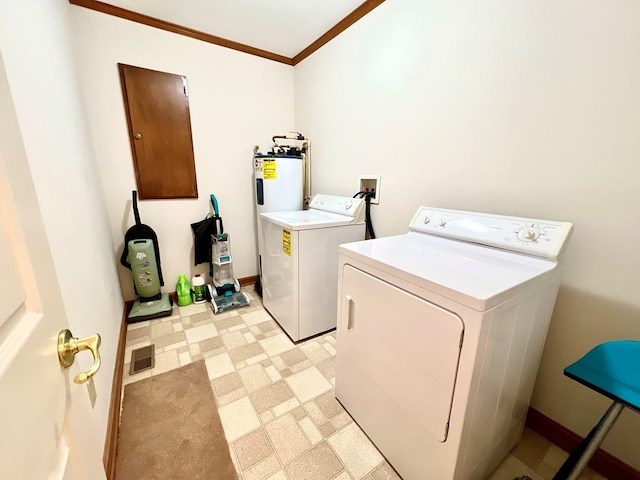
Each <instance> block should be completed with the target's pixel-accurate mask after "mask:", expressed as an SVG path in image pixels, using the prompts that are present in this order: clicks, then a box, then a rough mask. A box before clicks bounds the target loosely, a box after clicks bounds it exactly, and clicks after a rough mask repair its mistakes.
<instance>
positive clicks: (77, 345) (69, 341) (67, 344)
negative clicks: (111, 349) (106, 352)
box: [58, 329, 102, 384]
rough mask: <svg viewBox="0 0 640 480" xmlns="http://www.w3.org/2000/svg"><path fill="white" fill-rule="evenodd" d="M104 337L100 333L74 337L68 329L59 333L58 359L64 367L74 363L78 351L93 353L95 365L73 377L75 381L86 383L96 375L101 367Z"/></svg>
mask: <svg viewBox="0 0 640 480" xmlns="http://www.w3.org/2000/svg"><path fill="white" fill-rule="evenodd" d="M101 341H102V339H101V338H100V335H99V334H97V333H96V334H95V335H91V336H89V337H85V338H74V336H73V335H72V334H71V331H70V330H68V329H65V330H60V333H59V334H58V360H60V365H62V366H63V367H64V368H69V367H70V366H71V365H73V361H74V360H75V358H76V353H78V352H80V351H82V350H89V351H91V354H92V355H93V365H91V368H89V370H87V371H86V372H82V373H80V374H78V375H76V376H75V377H74V378H73V381H74V382H75V383H78V384H80V383H84V382H86V381H87V380H89V379H90V378H91V377H93V376H94V375H95V373H96V372H97V371H98V369H99V368H100V352H99V351H98V348H99V347H100V342H101Z"/></svg>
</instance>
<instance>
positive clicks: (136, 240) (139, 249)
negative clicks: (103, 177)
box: [120, 190, 172, 323]
mask: <svg viewBox="0 0 640 480" xmlns="http://www.w3.org/2000/svg"><path fill="white" fill-rule="evenodd" d="M137 196H138V195H137V192H136V191H135V190H134V191H133V192H132V204H133V213H134V216H135V219H136V224H135V225H134V226H132V227H131V228H129V230H127V233H126V234H125V237H124V250H123V252H122V256H121V257H120V263H121V264H122V265H123V266H124V267H126V268H128V269H130V270H131V274H132V275H133V287H134V289H135V291H136V293H137V294H138V298H137V299H136V300H135V301H134V302H133V306H132V307H131V311H130V312H129V315H128V316H127V323H135V322H142V321H144V320H151V319H153V318H160V317H167V316H169V315H171V309H172V301H171V298H170V297H169V294H167V293H162V292H161V290H160V288H161V287H162V286H163V285H164V281H163V278H162V268H161V265H160V248H159V246H158V237H157V236H156V234H155V232H154V231H153V229H151V227H149V226H148V225H144V224H143V223H141V222H140V214H139V213H138V201H137Z"/></svg>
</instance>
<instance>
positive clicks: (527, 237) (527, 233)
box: [518, 226, 540, 243]
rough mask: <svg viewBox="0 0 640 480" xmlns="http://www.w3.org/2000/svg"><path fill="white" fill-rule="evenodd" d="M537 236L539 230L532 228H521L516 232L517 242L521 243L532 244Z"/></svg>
mask: <svg viewBox="0 0 640 480" xmlns="http://www.w3.org/2000/svg"><path fill="white" fill-rule="evenodd" d="M539 236H540V230H538V229H537V228H536V227H534V226H531V227H522V228H521V229H520V230H518V240H520V241H522V242H526V243H533V242H535V241H536V240H537V239H538V237H539Z"/></svg>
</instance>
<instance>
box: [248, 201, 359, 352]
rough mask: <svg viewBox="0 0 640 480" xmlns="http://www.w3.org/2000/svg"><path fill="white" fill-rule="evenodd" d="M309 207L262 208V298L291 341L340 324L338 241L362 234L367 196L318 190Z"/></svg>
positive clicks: (350, 239) (355, 239) (348, 240)
mask: <svg viewBox="0 0 640 480" xmlns="http://www.w3.org/2000/svg"><path fill="white" fill-rule="evenodd" d="M309 207H310V208H309V209H308V210H302V211H288V212H273V213H261V214H260V215H259V216H260V222H261V229H260V231H261V232H262V235H263V239H262V240H263V241H262V243H263V245H264V252H263V254H262V302H263V305H264V307H265V308H266V309H267V310H268V311H269V313H270V314H271V315H272V316H273V318H275V319H276V321H277V322H278V323H279V324H280V326H281V327H282V328H283V330H284V331H285V332H286V333H287V334H288V335H289V337H291V339H292V340H293V341H298V340H303V339H305V338H308V337H311V336H313V335H317V334H319V333H322V332H326V331H328V330H331V329H333V328H336V321H337V319H336V301H337V284H338V245H340V244H341V243H348V242H355V241H358V240H364V232H365V224H364V201H363V200H362V199H359V198H358V199H356V198H350V197H338V196H333V195H316V196H315V197H314V198H313V200H312V201H311V203H310V206H309Z"/></svg>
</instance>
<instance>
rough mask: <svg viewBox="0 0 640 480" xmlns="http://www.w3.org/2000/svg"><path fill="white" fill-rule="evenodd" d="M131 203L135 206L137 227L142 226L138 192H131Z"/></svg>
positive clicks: (134, 213)
mask: <svg viewBox="0 0 640 480" xmlns="http://www.w3.org/2000/svg"><path fill="white" fill-rule="evenodd" d="M131 203H132V205H133V216H134V217H135V219H136V225H140V213H139V212H138V192H136V191H135V190H132V191H131Z"/></svg>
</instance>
